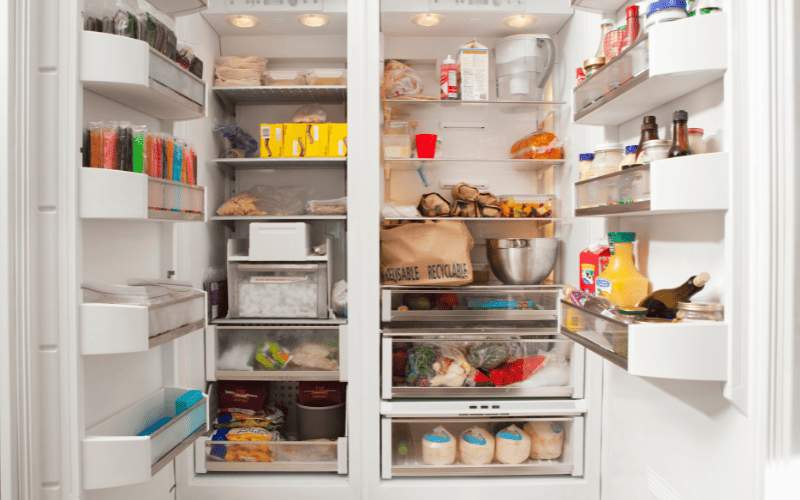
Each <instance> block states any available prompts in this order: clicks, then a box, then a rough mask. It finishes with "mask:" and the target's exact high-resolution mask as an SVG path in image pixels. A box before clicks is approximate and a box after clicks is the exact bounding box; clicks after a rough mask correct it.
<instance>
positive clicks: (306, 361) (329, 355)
mask: <svg viewBox="0 0 800 500" xmlns="http://www.w3.org/2000/svg"><path fill="white" fill-rule="evenodd" d="M338 351H339V349H338V348H337V347H328V346H326V345H324V344H322V343H320V342H306V343H305V344H303V345H301V346H300V347H298V348H297V349H295V350H294V351H293V352H292V364H294V365H297V366H302V367H304V368H316V369H319V370H329V371H335V370H338V369H339V352H338Z"/></svg>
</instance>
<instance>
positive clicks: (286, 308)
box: [228, 262, 328, 319]
mask: <svg viewBox="0 0 800 500" xmlns="http://www.w3.org/2000/svg"><path fill="white" fill-rule="evenodd" d="M327 267H328V266H327V264H326V263H315V264H285V263H280V264H278V263H269V264H266V263H264V264H256V263H252V264H245V263H238V262H228V294H229V299H228V303H229V304H230V311H229V313H228V317H229V318H237V317H238V318H316V319H324V318H327V317H328V273H327Z"/></svg>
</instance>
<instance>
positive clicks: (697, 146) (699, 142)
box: [689, 128, 708, 155]
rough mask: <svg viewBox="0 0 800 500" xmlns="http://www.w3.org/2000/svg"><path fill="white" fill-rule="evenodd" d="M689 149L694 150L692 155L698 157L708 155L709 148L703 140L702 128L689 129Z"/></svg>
mask: <svg viewBox="0 0 800 500" xmlns="http://www.w3.org/2000/svg"><path fill="white" fill-rule="evenodd" d="M689 147H690V148H691V149H692V153H694V154H696V155H703V154H706V153H708V148H707V147H706V143H705V141H704V140H703V129H701V128H690V129H689Z"/></svg>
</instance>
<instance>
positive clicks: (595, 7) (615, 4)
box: [569, 0, 626, 14]
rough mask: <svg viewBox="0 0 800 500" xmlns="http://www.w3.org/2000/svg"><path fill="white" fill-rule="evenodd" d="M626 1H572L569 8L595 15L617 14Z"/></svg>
mask: <svg viewBox="0 0 800 500" xmlns="http://www.w3.org/2000/svg"><path fill="white" fill-rule="evenodd" d="M625 2H626V0H570V2H569V6H570V7H572V8H573V9H575V10H583V11H586V12H591V13H593V14H603V13H604V12H605V13H615V12H617V11H618V10H619V9H620V8H621V7H622V6H623V5H625Z"/></svg>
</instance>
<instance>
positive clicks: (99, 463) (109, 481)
mask: <svg viewBox="0 0 800 500" xmlns="http://www.w3.org/2000/svg"><path fill="white" fill-rule="evenodd" d="M186 392H187V389H180V388H175V387H165V388H162V389H159V390H158V391H156V392H155V393H153V394H151V395H150V396H148V397H147V398H145V399H143V400H141V401H139V402H138V403H136V404H134V405H132V406H130V407H128V408H127V409H125V410H123V411H121V412H119V413H117V414H116V415H114V416H113V417H111V418H109V419H107V420H105V421H103V422H102V423H100V424H98V425H96V426H94V427H92V428H91V429H89V430H87V431H86V437H84V438H83V445H82V457H83V487H84V489H87V490H94V489H98V488H112V487H117V486H125V485H128V484H136V483H142V482H145V481H147V480H149V479H150V478H151V477H152V476H154V475H155V474H156V473H157V472H158V471H160V470H161V469H162V468H163V467H164V466H166V465H167V464H169V463H170V462H171V461H172V460H173V459H174V458H175V457H176V456H178V455H179V454H180V453H181V452H182V451H183V450H185V449H186V448H187V447H189V445H191V444H192V443H193V442H194V441H195V440H196V439H197V438H199V437H200V436H202V435H203V433H205V432H207V431H208V425H207V422H208V395H206V394H204V395H203V399H202V400H201V401H199V402H198V403H196V404H195V405H193V406H192V407H190V408H189V409H187V410H186V411H184V412H183V413H181V414H180V415H178V416H176V415H175V400H176V399H178V398H179V397H180V396H182V395H183V394H185V393H186ZM163 417H171V418H172V420H171V421H170V422H169V423H167V424H166V425H165V426H163V427H161V428H160V429H158V430H157V431H155V432H154V433H152V434H151V435H149V436H139V433H140V432H142V431H143V430H145V429H147V428H148V427H149V426H150V425H152V424H154V423H156V422H157V421H158V420H160V419H161V418H163Z"/></svg>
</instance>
